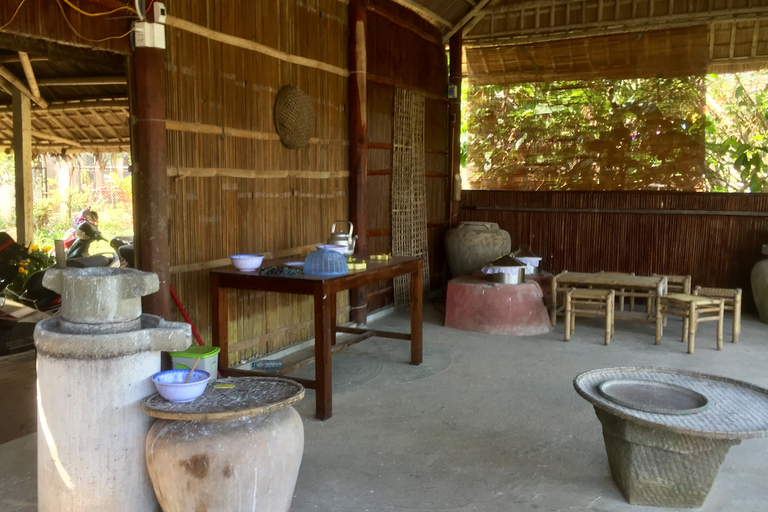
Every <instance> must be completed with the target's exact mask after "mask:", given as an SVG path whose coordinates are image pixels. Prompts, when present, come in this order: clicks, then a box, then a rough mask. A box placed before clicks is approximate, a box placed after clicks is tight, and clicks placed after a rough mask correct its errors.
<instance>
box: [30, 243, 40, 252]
mask: <svg viewBox="0 0 768 512" xmlns="http://www.w3.org/2000/svg"><path fill="white" fill-rule="evenodd" d="M38 249H40V247H39V246H38V245H37V244H32V245H30V246H29V252H35V251H37V250H38Z"/></svg>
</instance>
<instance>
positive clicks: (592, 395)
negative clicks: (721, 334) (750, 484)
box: [573, 367, 768, 439]
mask: <svg viewBox="0 0 768 512" xmlns="http://www.w3.org/2000/svg"><path fill="white" fill-rule="evenodd" d="M614 379H634V380H644V381H651V382H657V383H663V384H671V385H674V386H681V387H683V388H686V389H690V390H693V391H695V392H697V393H700V394H702V395H704V396H705V397H706V398H707V400H708V401H709V403H708V405H707V407H706V409H704V410H703V411H701V412H697V413H695V414H663V413H651V412H643V411H640V410H636V409H633V408H630V407H624V406H622V405H619V404H618V403H616V402H614V401H612V400H610V399H608V398H605V397H604V396H603V395H602V394H601V393H600V391H599V389H598V388H599V386H600V385H601V384H602V383H604V382H606V381H610V380H614ZM573 387H574V388H575V389H576V392H578V393H579V395H581V396H582V398H584V399H585V400H587V401H589V402H590V403H592V405H594V406H595V407H597V408H599V409H602V410H604V411H607V412H609V413H610V414H613V415H615V416H618V417H620V418H622V419H625V420H628V421H631V422H633V423H638V424H640V425H645V426H651V427H658V428H663V429H664V430H668V431H672V432H677V433H680V434H688V435H693V436H700V437H706V438H715V439H749V438H755V437H768V389H764V388H761V387H758V386H755V385H753V384H750V383H748V382H743V381H739V380H735V379H729V378H726V377H720V376H717V375H709V374H705V373H698V372H691V371H686V370H678V369H673V368H654V367H619V368H602V369H598V370H591V371H588V372H584V373H582V374H580V375H578V376H576V378H575V379H573Z"/></svg>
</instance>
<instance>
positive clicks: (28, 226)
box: [13, 88, 35, 245]
mask: <svg viewBox="0 0 768 512" xmlns="http://www.w3.org/2000/svg"><path fill="white" fill-rule="evenodd" d="M13 160H14V162H15V165H16V241H17V242H19V243H20V244H22V245H29V244H31V243H32V242H33V241H34V236H35V225H34V223H33V220H34V217H33V214H32V192H33V189H32V118H31V115H30V105H29V98H27V97H26V96H24V95H23V94H22V93H21V91H19V90H18V89H16V88H14V89H13Z"/></svg>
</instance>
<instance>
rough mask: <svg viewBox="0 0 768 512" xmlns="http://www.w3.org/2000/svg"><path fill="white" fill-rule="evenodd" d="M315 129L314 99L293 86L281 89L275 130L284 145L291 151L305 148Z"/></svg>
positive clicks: (277, 102) (276, 102) (276, 103)
mask: <svg viewBox="0 0 768 512" xmlns="http://www.w3.org/2000/svg"><path fill="white" fill-rule="evenodd" d="M314 128H315V110H314V107H313V106H312V98H310V97H309V95H307V93H305V92H304V91H302V90H301V89H299V88H298V87H296V86H293V85H287V86H285V87H283V88H282V89H280V92H279V93H278V94H277V99H276V100H275V129H277V134H278V135H279V136H280V140H281V141H282V142H283V144H284V145H285V146H286V147H288V148H290V149H298V148H300V147H302V146H304V145H305V144H306V143H307V142H309V138H310V137H311V136H312V130H313V129H314Z"/></svg>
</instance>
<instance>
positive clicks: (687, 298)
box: [656, 293, 723, 354]
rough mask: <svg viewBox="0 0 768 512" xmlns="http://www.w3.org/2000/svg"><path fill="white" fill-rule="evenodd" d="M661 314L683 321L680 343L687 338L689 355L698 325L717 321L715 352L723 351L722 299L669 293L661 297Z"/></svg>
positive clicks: (659, 341) (658, 341)
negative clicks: (676, 317) (677, 317)
mask: <svg viewBox="0 0 768 512" xmlns="http://www.w3.org/2000/svg"><path fill="white" fill-rule="evenodd" d="M713 313H714V314H713ZM661 314H662V316H664V317H666V316H668V315H673V316H679V317H680V318H682V319H683V337H682V339H681V340H680V341H683V342H684V341H685V339H686V338H688V353H689V354H693V343H694V339H695V338H696V329H697V327H698V325H699V323H700V322H709V321H712V320H717V350H722V349H723V301H722V299H715V298H708V297H697V296H696V295H688V294H685V293H671V294H669V295H664V296H663V297H661ZM659 343H661V340H660V339H659V337H657V338H656V345H658V344H659Z"/></svg>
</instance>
